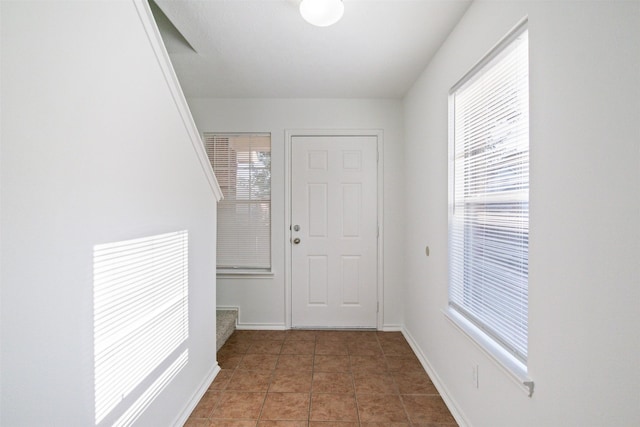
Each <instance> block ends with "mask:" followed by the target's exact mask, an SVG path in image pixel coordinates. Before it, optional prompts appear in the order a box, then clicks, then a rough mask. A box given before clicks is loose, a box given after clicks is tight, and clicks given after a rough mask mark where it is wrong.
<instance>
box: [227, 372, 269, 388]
mask: <svg viewBox="0 0 640 427" xmlns="http://www.w3.org/2000/svg"><path fill="white" fill-rule="evenodd" d="M271 375H272V373H271V372H270V371H241V370H236V371H235V372H234V373H233V376H232V377H231V379H230V380H229V384H227V388H226V390H234V391H252V392H266V391H267V389H268V388H269V384H270V382H271Z"/></svg>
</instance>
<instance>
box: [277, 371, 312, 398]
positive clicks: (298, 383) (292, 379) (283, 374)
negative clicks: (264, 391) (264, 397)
mask: <svg viewBox="0 0 640 427" xmlns="http://www.w3.org/2000/svg"><path fill="white" fill-rule="evenodd" d="M311 378H312V373H311V371H297V372H296V371H293V372H292V371H287V370H279V371H276V372H275V374H274V376H273V379H272V380H271V385H270V386H269V392H281V393H310V392H311Z"/></svg>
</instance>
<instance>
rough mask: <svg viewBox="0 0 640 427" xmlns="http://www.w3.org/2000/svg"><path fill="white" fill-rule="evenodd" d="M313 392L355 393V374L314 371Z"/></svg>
mask: <svg viewBox="0 0 640 427" xmlns="http://www.w3.org/2000/svg"><path fill="white" fill-rule="evenodd" d="M312 390H313V393H339V394H346V393H353V391H354V390H353V376H352V375H351V373H349V372H314V373H313V385H312Z"/></svg>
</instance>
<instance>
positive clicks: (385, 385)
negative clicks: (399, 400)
mask: <svg viewBox="0 0 640 427" xmlns="http://www.w3.org/2000/svg"><path fill="white" fill-rule="evenodd" d="M354 381H355V385H356V394H358V395H360V394H398V387H397V386H396V383H395V381H394V380H393V377H392V376H391V375H390V374H389V373H387V372H358V373H355V374H354Z"/></svg>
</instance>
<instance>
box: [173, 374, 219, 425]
mask: <svg viewBox="0 0 640 427" xmlns="http://www.w3.org/2000/svg"><path fill="white" fill-rule="evenodd" d="M219 372H220V365H218V362H215V365H213V367H212V368H211V370H210V371H209V373H207V375H206V376H205V378H204V380H203V381H202V383H201V384H200V387H198V389H197V390H196V391H195V393H194V394H193V396H191V399H189V402H187V406H185V408H184V410H183V411H182V413H180V415H178V418H177V419H176V421H175V422H174V423H173V425H174V426H175V427H182V426H183V425H184V424H185V423H186V422H187V419H188V418H189V415H191V413H192V412H193V410H194V409H195V407H196V405H197V404H198V402H200V399H202V396H204V394H205V393H206V392H207V390H208V389H209V386H210V385H211V383H212V382H213V380H214V379H215V377H216V376H217V375H218V373H219Z"/></svg>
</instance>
